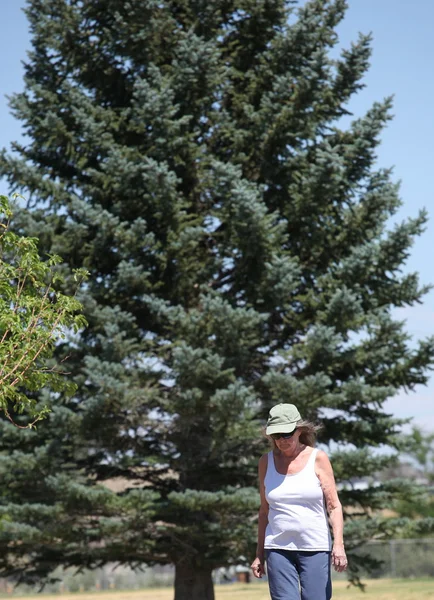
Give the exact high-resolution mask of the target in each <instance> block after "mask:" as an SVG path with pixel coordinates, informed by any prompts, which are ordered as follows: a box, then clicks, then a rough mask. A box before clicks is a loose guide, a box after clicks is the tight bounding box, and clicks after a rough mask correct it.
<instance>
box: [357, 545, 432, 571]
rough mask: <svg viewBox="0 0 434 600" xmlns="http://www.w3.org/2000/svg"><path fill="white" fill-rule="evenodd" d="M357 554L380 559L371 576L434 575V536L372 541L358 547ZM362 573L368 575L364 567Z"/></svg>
mask: <svg viewBox="0 0 434 600" xmlns="http://www.w3.org/2000/svg"><path fill="white" fill-rule="evenodd" d="M356 554H359V555H361V556H368V557H369V558H370V559H374V560H376V561H378V563H379V564H378V567H377V568H375V569H374V571H373V572H372V573H371V575H370V577H374V578H380V577H391V578H410V577H415V578H416V577H434V538H419V539H411V540H409V539H405V540H404V539H403V540H401V539H400V540H389V541H387V542H370V543H369V544H366V545H364V546H361V547H360V548H358V549H357V551H356ZM362 562H363V561H362ZM361 575H362V576H364V577H367V576H368V571H367V570H366V569H363V567H362V571H361Z"/></svg>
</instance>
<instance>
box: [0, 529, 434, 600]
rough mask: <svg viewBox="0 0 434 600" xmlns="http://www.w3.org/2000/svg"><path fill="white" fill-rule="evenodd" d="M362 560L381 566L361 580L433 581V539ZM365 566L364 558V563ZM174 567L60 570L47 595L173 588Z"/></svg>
mask: <svg viewBox="0 0 434 600" xmlns="http://www.w3.org/2000/svg"><path fill="white" fill-rule="evenodd" d="M356 553H357V554H358V555H360V556H361V557H363V556H367V557H369V559H374V560H376V561H378V567H376V568H375V570H374V571H373V572H372V573H369V572H368V570H367V569H363V566H362V569H361V571H360V573H359V574H360V576H361V578H362V579H364V578H365V579H367V578H371V577H374V578H422V577H433V578H434V538H420V539H405V540H401V539H400V540H390V541H387V542H370V543H369V544H366V545H364V546H361V547H360V548H358V549H357V551H356ZM361 563H362V565H363V559H362V561H361ZM249 571H250V570H249V569H248V568H246V565H239V566H238V567H231V568H230V569H218V570H217V571H215V572H214V581H215V583H231V582H236V581H245V582H248V581H249V579H250V577H249ZM174 574H175V572H174V568H173V567H171V566H165V567H153V568H149V567H145V568H143V569H140V570H133V569H129V568H127V567H117V568H116V567H115V565H107V566H106V567H104V568H103V569H96V570H94V571H83V572H81V573H76V572H75V571H73V570H62V569H58V570H57V571H56V573H55V575H56V576H57V577H58V579H59V581H58V583H55V584H52V585H47V586H46V587H45V588H44V592H46V593H53V594H56V596H59V595H62V594H63V593H67V592H79V591H100V590H110V589H111V590H122V589H123V590H133V589H136V590H137V589H143V588H148V587H162V586H171V585H173V581H174ZM334 578H336V579H344V578H345V575H344V574H336V573H334ZM36 591H38V590H37V589H36V588H31V587H28V586H18V587H17V588H14V586H13V584H12V583H11V582H9V581H7V580H1V579H0V593H6V594H8V595H11V596H14V595H21V594H26V593H35V592H36Z"/></svg>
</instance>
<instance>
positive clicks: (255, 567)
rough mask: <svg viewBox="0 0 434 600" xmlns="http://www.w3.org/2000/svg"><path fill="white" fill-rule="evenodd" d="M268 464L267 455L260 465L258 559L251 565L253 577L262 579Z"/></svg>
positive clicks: (266, 514)
mask: <svg viewBox="0 0 434 600" xmlns="http://www.w3.org/2000/svg"><path fill="white" fill-rule="evenodd" d="M267 462H268V457H267V455H266V454H264V456H261V458H260V460H259V465H258V476H259V493H260V496H261V506H260V507H259V514H258V545H257V546H256V558H255V560H254V561H253V562H252V564H251V565H250V568H251V569H252V572H253V575H254V576H255V577H262V575H264V574H265V567H264V564H265V554H264V543H265V529H266V527H267V523H268V502H267V500H266V499H265V485H264V480H265V475H266V473H267Z"/></svg>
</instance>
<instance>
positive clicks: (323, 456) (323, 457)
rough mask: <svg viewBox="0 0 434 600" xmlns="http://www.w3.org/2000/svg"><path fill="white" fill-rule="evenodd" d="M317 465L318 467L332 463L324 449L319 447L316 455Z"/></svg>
mask: <svg viewBox="0 0 434 600" xmlns="http://www.w3.org/2000/svg"><path fill="white" fill-rule="evenodd" d="M315 465H316V466H317V467H328V466H329V465H330V459H329V457H328V455H327V453H326V452H324V450H319V449H317V451H316V456H315Z"/></svg>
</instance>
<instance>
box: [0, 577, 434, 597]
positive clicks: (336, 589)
mask: <svg viewBox="0 0 434 600" xmlns="http://www.w3.org/2000/svg"><path fill="white" fill-rule="evenodd" d="M215 592H216V600H270V595H269V593H268V586H267V584H266V583H256V582H255V583H251V584H247V585H246V584H240V583H234V584H228V585H217V586H216V588H215ZM8 597H9V598H11V599H13V600H31V599H32V598H33V599H34V600H52V599H54V598H55V599H56V600H173V589H172V588H153V589H144V590H138V591H136V590H134V591H125V592H118V591H115V590H114V591H111V592H87V593H81V594H52V595H45V594H38V595H37V596H25V597H18V596H8ZM333 600H434V578H433V579H425V580H413V581H412V580H402V579H401V580H400V579H374V580H371V581H367V582H366V591H365V593H362V592H360V591H359V590H358V589H356V588H348V586H347V583H346V582H344V581H336V582H334V584H333Z"/></svg>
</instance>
